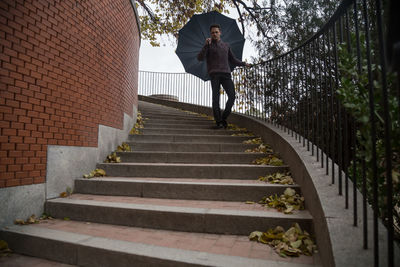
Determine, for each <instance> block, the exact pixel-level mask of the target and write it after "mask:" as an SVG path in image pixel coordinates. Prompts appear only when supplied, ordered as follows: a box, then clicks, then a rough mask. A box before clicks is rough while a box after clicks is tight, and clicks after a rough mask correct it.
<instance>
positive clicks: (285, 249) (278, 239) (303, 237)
mask: <svg viewBox="0 0 400 267" xmlns="http://www.w3.org/2000/svg"><path fill="white" fill-rule="evenodd" d="M249 239H250V240H252V241H257V242H260V243H263V244H267V245H269V246H271V247H272V248H273V249H274V250H275V252H276V253H277V254H278V255H280V256H281V257H288V256H290V257H299V256H300V255H307V256H312V255H313V253H317V246H316V245H315V243H314V241H313V240H312V239H311V236H310V234H309V233H307V231H303V230H302V229H301V228H300V225H299V224H298V223H295V224H294V225H293V226H292V227H291V228H289V229H288V230H287V231H286V232H285V229H284V228H283V227H281V226H277V227H275V229H268V230H267V231H266V232H260V231H254V232H252V233H250V235H249Z"/></svg>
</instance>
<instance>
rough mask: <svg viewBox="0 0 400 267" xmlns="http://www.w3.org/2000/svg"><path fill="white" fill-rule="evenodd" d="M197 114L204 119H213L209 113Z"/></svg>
mask: <svg viewBox="0 0 400 267" xmlns="http://www.w3.org/2000/svg"><path fill="white" fill-rule="evenodd" d="M198 115H200V116H201V117H204V118H206V119H208V120H210V121H212V120H214V118H213V117H212V116H209V115H207V114H204V113H200V114H198Z"/></svg>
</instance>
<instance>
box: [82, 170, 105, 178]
mask: <svg viewBox="0 0 400 267" xmlns="http://www.w3.org/2000/svg"><path fill="white" fill-rule="evenodd" d="M101 176H106V171H105V170H103V169H95V170H93V171H91V172H90V173H89V174H85V175H83V178H93V177H101Z"/></svg>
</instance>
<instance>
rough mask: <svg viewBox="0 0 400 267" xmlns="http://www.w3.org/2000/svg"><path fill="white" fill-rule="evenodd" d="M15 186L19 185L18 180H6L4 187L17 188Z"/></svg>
mask: <svg viewBox="0 0 400 267" xmlns="http://www.w3.org/2000/svg"><path fill="white" fill-rule="evenodd" d="M17 185H20V180H19V179H9V180H6V187H11V186H17Z"/></svg>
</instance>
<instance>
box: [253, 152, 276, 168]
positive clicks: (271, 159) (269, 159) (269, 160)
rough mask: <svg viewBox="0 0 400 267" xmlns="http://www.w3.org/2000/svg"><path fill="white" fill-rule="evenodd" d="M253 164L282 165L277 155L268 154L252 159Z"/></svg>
mask: <svg viewBox="0 0 400 267" xmlns="http://www.w3.org/2000/svg"><path fill="white" fill-rule="evenodd" d="M252 163H254V164H257V165H272V166H282V165H283V161H282V160H281V159H280V158H278V156H276V155H273V154H272V155H268V156H266V157H263V158H258V159H255V160H253V162H252Z"/></svg>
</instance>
